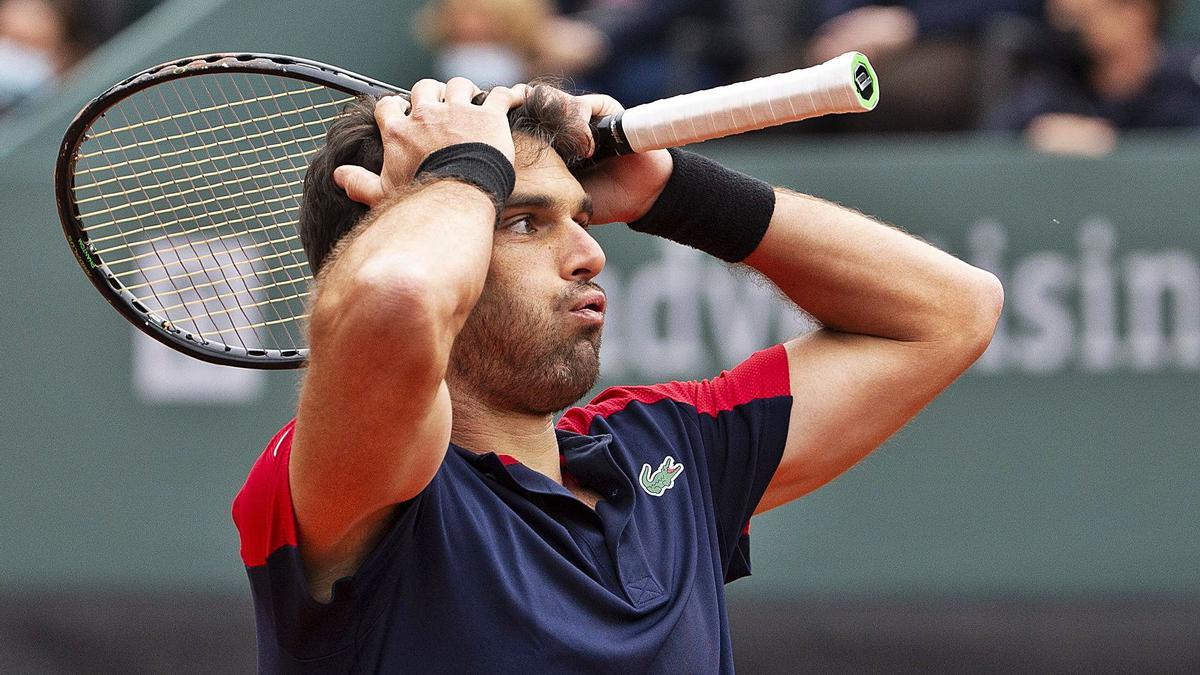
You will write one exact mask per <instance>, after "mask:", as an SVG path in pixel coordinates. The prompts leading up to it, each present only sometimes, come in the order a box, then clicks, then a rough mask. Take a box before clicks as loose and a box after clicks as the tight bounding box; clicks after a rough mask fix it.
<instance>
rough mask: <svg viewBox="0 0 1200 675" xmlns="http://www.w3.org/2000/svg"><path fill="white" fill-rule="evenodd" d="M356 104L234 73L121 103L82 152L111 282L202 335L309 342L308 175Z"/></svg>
mask: <svg viewBox="0 0 1200 675" xmlns="http://www.w3.org/2000/svg"><path fill="white" fill-rule="evenodd" d="M351 100H352V99H351V97H350V96H349V95H347V94H345V93H343V92H340V91H336V90H332V89H328V88H325V87H321V86H314V85H312V84H310V83H307V82H300V81H297V80H292V79H288V78H283V77H275V76H266V75H261V74H259V75H237V76H234V75H232V74H229V73H222V74H221V75H220V77H212V76H205V75H199V76H194V77H188V78H182V79H180V80H176V81H173V82H172V83H170V85H169V86H168V85H162V84H160V85H158V86H155V87H151V88H150V89H147V90H143V92H140V93H139V94H135V95H133V96H131V97H129V98H127V99H125V100H124V101H122V102H121V103H119V104H117V106H115V107H114V108H112V109H110V110H109V111H107V112H106V113H105V115H104V116H103V117H102V118H100V119H99V120H97V121H96V122H95V123H94V128H93V129H92V130H91V133H90V134H89V135H88V137H87V140H86V141H85V142H84V143H83V145H82V146H81V148H80V150H81V152H80V153H79V154H78V156H77V162H76V172H75V183H74V190H75V196H76V203H77V204H78V205H82V206H83V207H85V208H87V210H86V211H85V210H84V208H81V209H80V212H81V213H80V220H81V221H82V225H83V228H84V230H85V231H86V232H88V233H89V235H91V234H93V233H94V234H95V235H98V236H93V237H91V238H90V241H89V243H90V244H91V246H92V249H91V252H92V254H93V255H96V256H97V257H98V258H99V259H100V260H102V261H103V262H104V263H105V265H106V266H107V267H108V268H109V270H110V271H111V275H110V276H111V283H113V284H114V286H115V285H120V287H121V289H122V290H123V291H124V292H126V293H128V294H130V295H132V296H133V298H134V299H135V300H136V301H138V302H140V303H142V304H143V305H144V306H145V307H146V309H147V310H148V312H149V314H150V318H151V319H152V320H154V321H155V322H156V323H160V324H161V325H164V326H166V327H169V328H171V329H174V330H179V331H183V332H187V333H190V334H193V335H194V336H195V337H196V339H197V340H199V341H201V342H204V341H211V342H217V343H220V344H225V345H227V346H236V347H240V348H241V349H246V350H257V349H277V350H285V351H287V350H300V349H303V348H304V346H305V341H304V334H303V321H304V320H305V319H306V318H307V314H306V306H307V302H306V301H307V298H308V295H309V286H310V280H311V277H310V275H309V271H308V264H307V261H306V259H305V256H304V253H303V249H302V247H300V246H299V243H298V242H299V235H298V232H297V229H296V216H297V214H298V211H299V206H300V196H301V190H302V187H303V177H304V174H305V172H306V170H307V165H308V161H309V159H310V158H311V156H312V154H313V153H314V152H315V151H316V150H317V149H318V148H319V147H320V144H321V142H322V141H323V139H324V132H325V127H326V126H327V125H328V124H329V123H330V122H331V121H332V120H334V119H336V117H337V116H338V115H340V114H341V112H342V110H343V109H344V107H345V105H346V103H348V102H349V101H351ZM268 139H269V141H270V142H263V141H266V140H268Z"/></svg>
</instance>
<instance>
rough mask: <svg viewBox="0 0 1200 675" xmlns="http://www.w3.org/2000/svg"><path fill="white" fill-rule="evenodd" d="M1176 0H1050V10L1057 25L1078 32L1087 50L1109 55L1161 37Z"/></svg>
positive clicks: (1051, 19)
mask: <svg viewBox="0 0 1200 675" xmlns="http://www.w3.org/2000/svg"><path fill="white" fill-rule="evenodd" d="M1173 5H1174V0H1049V1H1048V2H1047V3H1046V14H1047V17H1048V18H1049V20H1050V22H1051V23H1052V24H1053V25H1054V26H1055V27H1057V28H1060V29H1063V30H1068V31H1072V32H1076V33H1078V34H1079V38H1080V40H1081V42H1082V45H1083V47H1084V49H1085V51H1086V52H1087V53H1088V54H1090V55H1092V56H1107V55H1110V54H1112V53H1115V52H1121V51H1122V50H1124V49H1128V48H1131V47H1134V48H1137V47H1140V46H1141V45H1143V44H1145V43H1147V42H1154V41H1157V40H1158V38H1159V35H1160V34H1161V33H1162V30H1163V28H1164V27H1165V25H1166V23H1167V21H1168V19H1170V16H1171V12H1172V10H1173Z"/></svg>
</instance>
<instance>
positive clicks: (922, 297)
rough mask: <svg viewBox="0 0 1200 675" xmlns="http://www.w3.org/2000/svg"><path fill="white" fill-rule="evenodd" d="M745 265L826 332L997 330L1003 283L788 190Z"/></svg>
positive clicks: (946, 334) (957, 333) (943, 338)
mask: <svg viewBox="0 0 1200 675" xmlns="http://www.w3.org/2000/svg"><path fill="white" fill-rule="evenodd" d="M746 263H747V264H749V265H750V266H752V267H754V268H755V269H757V270H758V271H760V272H762V273H763V274H764V275H766V276H767V277H768V278H769V279H770V280H771V281H772V282H774V283H775V284H776V285H777V286H778V287H779V288H780V289H781V290H782V291H783V292H784V293H785V294H786V295H787V296H788V297H789V298H790V299H791V300H792V301H793V302H795V303H796V304H797V305H799V306H800V307H802V308H803V309H804V310H805V311H807V312H808V313H810V314H811V315H812V316H813V317H814V318H816V319H817V320H818V321H820V322H821V323H822V324H824V325H825V326H827V327H829V328H832V329H835V330H838V331H842V332H846V333H857V334H863V335H871V336H876V337H882V338H890V339H894V340H901V341H909V342H948V341H949V342H957V341H960V340H963V339H974V338H976V337H978V336H977V335H976V333H982V332H986V333H990V331H991V326H990V325H988V324H989V322H991V323H994V314H995V311H996V310H995V308H996V307H998V305H999V302H1000V297H999V296H1000V293H1001V290H1000V287H999V283H998V282H997V281H996V279H995V277H994V276H992V275H991V274H989V273H988V272H985V271H983V270H979V269H977V268H974V267H972V266H970V265H968V264H967V263H965V262H962V261H961V260H958V259H957V258H954V257H953V256H951V255H949V254H947V253H944V252H942V251H940V250H938V249H936V248H934V247H933V246H930V245H928V244H926V243H924V242H922V241H920V240H918V239H916V238H914V237H912V236H910V235H907V234H905V233H903V232H901V231H899V230H897V229H895V228H892V227H889V226H887V225H883V224H881V223H879V222H877V221H875V220H872V219H871V218H868V217H866V216H864V215H862V214H860V213H857V212H855V211H852V210H849V209H845V208H842V207H840V206H837V205H835V204H831V203H829V202H826V201H822V200H820V199H817V198H815V197H810V196H807V195H800V194H796V193H792V192H789V191H786V190H777V191H776V206H775V211H774V214H773V215H772V217H771V221H770V225H769V227H768V228H767V232H766V234H765V236H764V237H763V240H762V242H761V243H760V244H759V246H758V247H757V248H756V249H755V251H754V252H753V253H752V254H751V255H750V256H749V257H748V258H747V259H746Z"/></svg>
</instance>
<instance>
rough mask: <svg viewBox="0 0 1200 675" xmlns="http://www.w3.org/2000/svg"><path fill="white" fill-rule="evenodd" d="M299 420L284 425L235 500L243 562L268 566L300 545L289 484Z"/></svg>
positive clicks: (251, 471) (261, 456)
mask: <svg viewBox="0 0 1200 675" xmlns="http://www.w3.org/2000/svg"><path fill="white" fill-rule="evenodd" d="M295 427H296V420H292V421H291V422H288V423H287V424H285V425H284V426H283V428H282V429H280V430H279V432H278V433H276V434H275V437H274V438H272V439H271V442H270V443H268V444H267V447H266V449H265V450H263V453H262V455H260V456H259V458H258V461H256V462H255V463H254V466H253V467H252V468H251V469H250V475H249V476H247V477H246V484H245V485H243V486H242V489H241V490H239V491H238V494H237V496H236V497H234V499H233V522H234V524H235V525H237V529H238V534H239V535H240V536H241V540H242V562H243V563H245V565H246V566H247V567H257V566H259V565H265V564H266V562H267V556H269V555H271V553H273V552H274V551H275V550H277V549H279V548H280V547H282V546H287V545H289V544H290V545H292V546H295V545H296V517H295V512H294V511H293V510H292V490H291V485H290V484H289V482H288V458H289V457H291V454H292V434H293V431H294V430H295Z"/></svg>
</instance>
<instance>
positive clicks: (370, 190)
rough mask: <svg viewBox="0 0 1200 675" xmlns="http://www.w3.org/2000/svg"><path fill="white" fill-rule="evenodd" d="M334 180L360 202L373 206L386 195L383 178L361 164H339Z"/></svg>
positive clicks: (353, 198) (334, 173)
mask: <svg viewBox="0 0 1200 675" xmlns="http://www.w3.org/2000/svg"><path fill="white" fill-rule="evenodd" d="M333 182H334V183H335V184H337V186H338V187H340V188H342V190H344V191H345V192H346V196H347V197H349V198H350V199H352V200H354V201H356V202H358V203H359V204H365V205H366V206H371V207H373V206H375V205H376V204H378V203H379V202H380V201H382V200H383V197H384V188H383V179H381V178H380V177H379V176H378V175H376V174H374V173H372V172H370V171H368V170H367V169H364V168H363V167H361V166H355V165H353V164H343V165H342V166H339V167H338V168H336V169H334V170H333Z"/></svg>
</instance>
